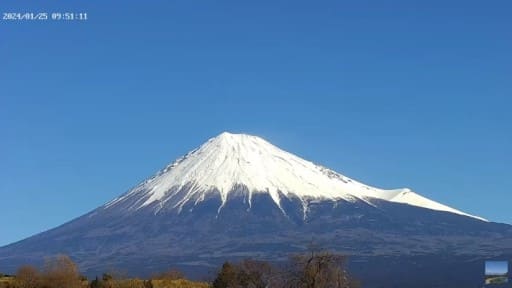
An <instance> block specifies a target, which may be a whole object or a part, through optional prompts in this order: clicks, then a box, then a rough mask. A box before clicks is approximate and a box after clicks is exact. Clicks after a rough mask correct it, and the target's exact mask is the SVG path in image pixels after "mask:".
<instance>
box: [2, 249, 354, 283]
mask: <svg viewBox="0 0 512 288" xmlns="http://www.w3.org/2000/svg"><path fill="white" fill-rule="evenodd" d="M345 263H346V257H345V256H342V255H338V254H334V253H329V252H318V251H310V252H308V253H306V254H299V255H293V256H292V257H290V259H289V261H288V262H287V263H285V264H281V265H275V264H272V263H270V262H266V261H258V260H252V259H246V260H242V261H239V262H225V263H224V264H223V265H222V266H221V267H220V268H219V270H218V271H217V272H216V273H215V276H214V277H213V279H212V281H210V282H209V283H206V282H204V283H200V282H192V281H188V280H186V279H185V276H184V275H183V274H182V273H181V272H179V271H177V270H170V271H167V272H164V273H159V274H155V275H153V276H152V277H151V279H148V280H141V279H126V278H124V277H119V276H116V275H112V274H108V273H105V274H103V275H102V276H101V277H95V278H94V279H92V280H88V279H87V278H86V277H85V276H83V275H81V274H80V272H79V269H78V266H77V265H76V264H75V263H74V262H73V261H72V260H71V258H69V257H68V256H65V255H59V256H56V257H52V258H48V259H47V260H46V261H45V264H44V266H43V268H42V269H41V270H39V269H37V268H36V267H34V266H22V267H20V268H19V269H18V270H17V273H16V275H15V277H14V278H13V280H12V281H8V282H0V288H174V287H176V288H177V287H183V288H206V287H211V288H269V287H276V288H357V287H360V284H359V283H358V281H356V280H355V279H353V278H352V277H351V276H350V275H349V274H348V272H347V270H346V265H345ZM2 285H3V286H2Z"/></svg>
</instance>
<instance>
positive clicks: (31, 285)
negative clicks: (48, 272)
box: [15, 265, 41, 288]
mask: <svg viewBox="0 0 512 288" xmlns="http://www.w3.org/2000/svg"><path fill="white" fill-rule="evenodd" d="M40 278H41V275H40V273H39V271H38V270H37V269H36V268H35V267H33V266H28V265H25V266H21V267H20V268H19V269H18V271H17V272H16V281H15V283H16V287H19V288H37V287H39V285H40V282H41V279H40Z"/></svg>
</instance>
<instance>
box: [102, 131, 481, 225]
mask: <svg viewBox="0 0 512 288" xmlns="http://www.w3.org/2000/svg"><path fill="white" fill-rule="evenodd" d="M237 185H245V186H246V187H247V188H248V192H249V193H248V202H249V206H251V199H252V195H253V193H268V194H269V195H270V196H271V197H272V199H273V200H274V202H275V203H276V205H277V206H279V207H280V206H281V205H280V202H281V197H282V196H283V195H284V197H289V196H298V197H299V198H300V199H303V201H302V202H303V203H304V205H306V199H307V200H310V199H331V200H332V199H344V200H348V201H354V200H355V199H358V200H363V201H369V202H371V201H372V199H382V200H386V201H392V202H398V203H404V204H409V205H414V206H419V207H424V208H428V209H433V210H439V211H447V212H451V213H456V214H460V215H464V216H469V217H473V218H476V219H479V220H482V221H487V220H486V219H484V218H482V217H478V216H474V215H471V214H468V213H465V212H462V211H459V210H457V209H454V208H452V207H448V206H446V205H444V204H441V203H438V202H436V201H433V200H430V199H428V198H426V197H424V196H421V195H419V194H417V193H415V192H413V191H411V190H410V189H408V188H400V189H388V190H385V189H379V188H376V187H372V186H369V185H366V184H363V183H361V182H358V181H356V180H354V179H352V178H349V177H346V176H344V175H342V174H340V173H338V172H336V171H333V170H331V169H328V168H326V167H324V166H321V165H318V164H315V163H313V162H311V161H307V160H304V159H302V158H300V157H298V156H296V155H294V154H291V153H289V152H286V151H284V150H282V149H280V148H278V147H276V146H274V145H272V144H271V143H269V142H268V141H266V140H264V139H262V138H260V137H257V136H252V135H248V134H232V133H228V132H223V133H221V134H220V135H218V136H217V137H214V138H210V139H209V140H208V141H206V143H204V144H203V145H201V146H200V147H198V148H196V149H194V150H192V151H190V152H189V153H187V154H185V155H184V156H182V157H180V158H178V159H177V160H175V161H174V162H172V163H171V164H169V165H167V166H166V167H165V168H164V169H162V170H160V171H158V172H157V173H156V174H155V175H154V176H153V177H151V178H149V179H147V180H145V181H143V182H142V183H140V184H139V185H137V186H136V187H135V188H133V189H131V190H130V191H128V192H127V193H125V194H123V195H122V196H120V197H117V198H115V199H114V200H112V201H110V202H108V203H107V204H105V206H104V207H105V208H109V207H111V206H113V205H115V204H116V203H118V202H122V201H124V200H126V199H127V198H131V197H138V198H139V199H141V200H139V201H135V203H134V205H133V206H131V207H130V209H136V210H137V209H142V208H144V207H146V206H148V205H149V204H151V203H153V202H157V203H159V204H160V206H161V207H162V206H165V205H166V203H167V202H168V201H170V200H173V198H175V197H182V199H180V201H177V202H176V201H171V202H173V203H174V204H173V205H175V207H173V208H177V209H178V210H181V209H182V207H183V205H184V203H186V202H188V201H190V200H191V199H193V200H194V201H195V203H196V204H197V203H198V202H201V201H203V200H204V198H205V197H207V195H206V193H209V192H208V191H212V190H213V188H216V189H217V190H218V192H219V193H220V197H221V199H222V204H221V206H220V207H219V211H220V210H221V209H222V207H223V206H224V205H225V202H226V199H227V194H228V193H229V191H231V190H232V188H233V187H235V186H237ZM185 186H189V187H190V189H189V190H188V193H187V194H185V195H176V194H173V191H181V188H183V187H185ZM280 208H281V207H280ZM281 210H282V208H281ZM306 211H307V209H306V207H304V213H306ZM157 213H158V211H157ZM304 217H306V215H304Z"/></svg>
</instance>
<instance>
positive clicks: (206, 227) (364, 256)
mask: <svg viewBox="0 0 512 288" xmlns="http://www.w3.org/2000/svg"><path fill="white" fill-rule="evenodd" d="M311 242H314V243H315V245H318V246H319V247H322V248H324V249H328V250H331V251H337V252H340V253H344V254H347V255H350V257H351V258H350V259H351V262H350V264H349V267H350V269H351V270H353V271H354V274H356V275H357V276H359V277H360V278H362V279H363V283H365V285H364V287H411V286H407V285H411V284H410V283H416V284H417V282H416V281H418V279H423V282H422V283H425V285H426V286H425V287H449V285H454V284H453V283H457V285H461V284H467V285H474V284H481V283H480V282H479V281H480V280H481V279H480V278H481V275H482V271H481V266H482V265H483V264H482V263H483V260H484V259H495V258H503V257H505V258H506V257H509V258H512V257H510V256H511V255H512V226H510V225H507V224H500V223H493V222H490V221H487V220H486V219H484V218H482V217H478V216H475V215H471V214H469V213H466V212H462V211H460V210H457V209H455V208H451V207H448V206H446V205H444V204H441V203H438V202H436V201H434V200H431V199H428V198H426V197H424V196H421V195H419V194H418V193H416V192H414V191H412V190H410V189H407V188H401V189H393V190H384V189H379V188H376V187H372V186H369V185H366V184H363V183H360V182H358V181H356V180H354V179H351V178H348V177H346V176H344V175H341V174H339V173H337V172H335V171H333V170H330V169H328V168H326V167H323V166H320V165H317V164H314V163H312V162H309V161H306V160H304V159H301V158H299V157H297V156H295V155H293V154H291V153H288V152H286V151H283V150H281V149H279V148H278V147H276V146H274V145H272V144H271V143H269V142H267V141H265V140H263V139H262V138H259V137H256V136H251V135H245V134H230V133H222V134H220V135H218V136H217V137H214V138H212V139H210V140H208V141H207V142H206V143H204V144H203V145H202V146H200V147H199V148H197V149H195V150H193V151H191V152H189V153H188V154H186V155H185V156H183V157H181V158H179V159H177V160H176V161H174V162H173V163H171V164H170V165H168V166H166V167H165V168H164V169H162V170H160V171H159V172H157V173H156V174H155V175H154V176H153V177H151V178H149V179H147V180H145V181H143V182H142V183H140V184H138V185H137V186H135V187H134V188H133V189H131V190H129V191H127V192H126V193H125V194H123V195H121V196H119V197H118V198H116V199H114V200H112V201H110V202H108V203H106V204H105V205H103V206H101V207H99V208H97V209H95V210H93V211H91V212H90V213H88V214H86V215H83V216H81V217H79V218H76V219H74V220H72V221H70V222H68V223H65V224H63V225H62V226H59V227H57V228H54V229H52V230H49V231H46V232H43V233H40V234H37V235H35V236H32V237H29V238H27V239H25V240H22V241H19V242H16V243H13V244H10V245H7V246H4V247H0V271H2V272H3V271H7V272H9V271H11V272H12V271H14V270H15V269H16V268H17V267H18V266H19V265H21V264H25V263H35V264H37V263H39V262H40V261H41V260H42V259H43V258H44V257H45V256H47V255H53V254H57V253H65V254H68V255H70V256H71V257H72V258H73V259H75V260H76V261H77V263H78V264H79V266H80V268H81V269H82V271H84V272H85V273H88V274H94V273H101V272H102V271H103V272H104V271H109V270H112V269H120V270H123V271H126V272H128V273H130V274H134V275H145V274H147V273H152V272H155V271H160V270H163V269H167V268H169V267H171V266H172V267H179V268H180V269H182V270H184V271H186V272H188V273H190V274H192V275H200V274H201V273H203V274H204V273H206V272H208V271H211V270H212V269H214V267H216V265H218V264H219V263H220V262H222V261H224V260H228V259H241V258H246V257H253V258H257V259H262V260H268V261H273V262H279V261H283V260H286V258H287V257H288V256H289V255H290V253H298V252H301V251H304V250H306V249H307V247H308V246H309V245H310V243H311ZM404 264H407V265H404ZM455 264H456V265H455ZM454 265H455V266H454ZM448 267H451V268H450V269H451V272H450V273H447V270H446V269H447V268H448ZM454 267H455V268H454ZM404 269H406V272H407V273H405V274H404V273H403V271H404ZM454 270H456V271H460V272H461V273H462V272H463V273H465V274H464V275H461V276H460V277H453V276H450V275H453V274H452V272H453V273H456V272H454ZM395 273H402V274H396V275H401V276H400V277H391V278H390V277H389V275H394V274H395ZM471 273H474V274H471ZM468 275H469V276H468ZM413 276H414V277H413ZM408 277H409V278H408ZM459 278H461V279H459ZM408 281H409V282H408ZM410 281H412V282H410ZM379 285H384V286H379ZM393 285H394V286H393ZM435 285H437V286H435ZM443 285H446V286H443ZM457 285H456V286H457ZM462 286H464V285H462ZM462 286H461V287H462ZM414 287H422V286H418V285H414Z"/></svg>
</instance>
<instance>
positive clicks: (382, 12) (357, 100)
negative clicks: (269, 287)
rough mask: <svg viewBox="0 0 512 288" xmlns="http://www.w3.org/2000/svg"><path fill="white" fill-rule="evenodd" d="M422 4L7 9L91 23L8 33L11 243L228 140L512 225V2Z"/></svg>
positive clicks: (84, 4)
mask: <svg viewBox="0 0 512 288" xmlns="http://www.w3.org/2000/svg"><path fill="white" fill-rule="evenodd" d="M100 2H101V4H100ZM147 2H151V3H147ZM356 2H357V3H356ZM421 2H422V3H421V4H420V1H418V2H416V1H391V2H389V1H322V2H321V3H319V1H309V2H301V1H53V0H52V1H49V0H39V1H2V2H1V3H0V8H1V9H0V10H1V11H2V12H66V11H71V12H87V13H88V17H89V20H87V21H83V22H79V21H73V22H63V21H61V22H56V21H44V22H40V21H39V22H38V21H34V22H30V21H17V22H10V21H1V22H0V55H1V56H0V57H1V60H2V62H1V63H2V64H1V68H0V88H1V90H0V133H1V141H0V201H1V209H0V219H1V220H2V223H4V229H3V231H9V233H1V234H0V245H3V244H7V243H10V242H13V241H16V240H20V239H22V238H24V237H27V236H30V235H32V234H34V233H38V232H41V231H43V230H45V229H48V228H51V227H54V226H56V225H60V224H62V223H64V222H66V221H68V220H71V219H72V218H74V217H76V216H79V215H81V214H83V213H86V212H88V211H90V210H92V209H94V208H95V207H97V206H99V205H101V204H103V203H104V202H106V201H108V200H110V199H112V198H114V197H116V196H117V195H119V194H121V193H123V192H124V191H126V190H127V189H128V188H130V187H131V186H134V185H135V184H137V183H138V181H141V180H143V179H144V178H146V177H148V176H150V175H151V174H152V173H154V172H155V171H157V170H158V169H160V168H161V167H163V166H164V165H166V164H167V163H168V162H170V161H172V160H174V159H175V158H177V157H179V156H180V155H182V154H184V153H186V152H188V151H189V150H191V149H193V148H195V147H196V146H198V145H200V144H201V143H202V142H204V141H205V140H207V139H208V138H210V137H213V136H215V135H217V134H219V133H220V132H222V131H231V132H245V133H251V134H256V135H260V136H262V137H264V138H266V139H267V140H269V141H270V142H272V143H274V144H276V145H278V146H280V147H281V148H283V149H285V150H288V151H290V152H292V153H295V154H297V155H299V156H301V157H303V158H306V159H309V160H313V161H315V162H318V163H320V164H323V165H325V166H328V167H330V168H332V169H334V170H336V171H339V172H341V173H343V174H345V175H347V176H349V177H352V178H355V179H357V180H360V181H363V182H365V183H367V184H370V185H374V186H377V187H382V188H399V187H409V188H411V189H414V190H415V191H417V192H418V193H420V194H422V195H425V196H426V197H429V198H432V199H434V200H436V201H439V202H442V203H445V204H447V205H450V206H453V207H455V208H458V209H461V210H463V211H466V212H468V213H472V214H477V215H480V216H482V217H486V218H489V219H491V220H494V221H499V222H507V223H512V214H511V213H510V211H511V209H510V207H511V204H512V196H511V194H510V192H511V191H510V187H512V169H511V168H510V163H512V156H511V151H510V150H511V149H510V148H511V147H512V146H511V145H512V135H511V128H510V126H511V124H512V113H510V110H511V106H512V100H511V99H512V98H511V97H512V81H511V79H512V53H511V51H512V29H511V28H512V18H511V17H510V11H511V9H512V3H511V2H510V1H460V2H458V1H450V3H446V2H447V1H421ZM142 3H144V4H142Z"/></svg>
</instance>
